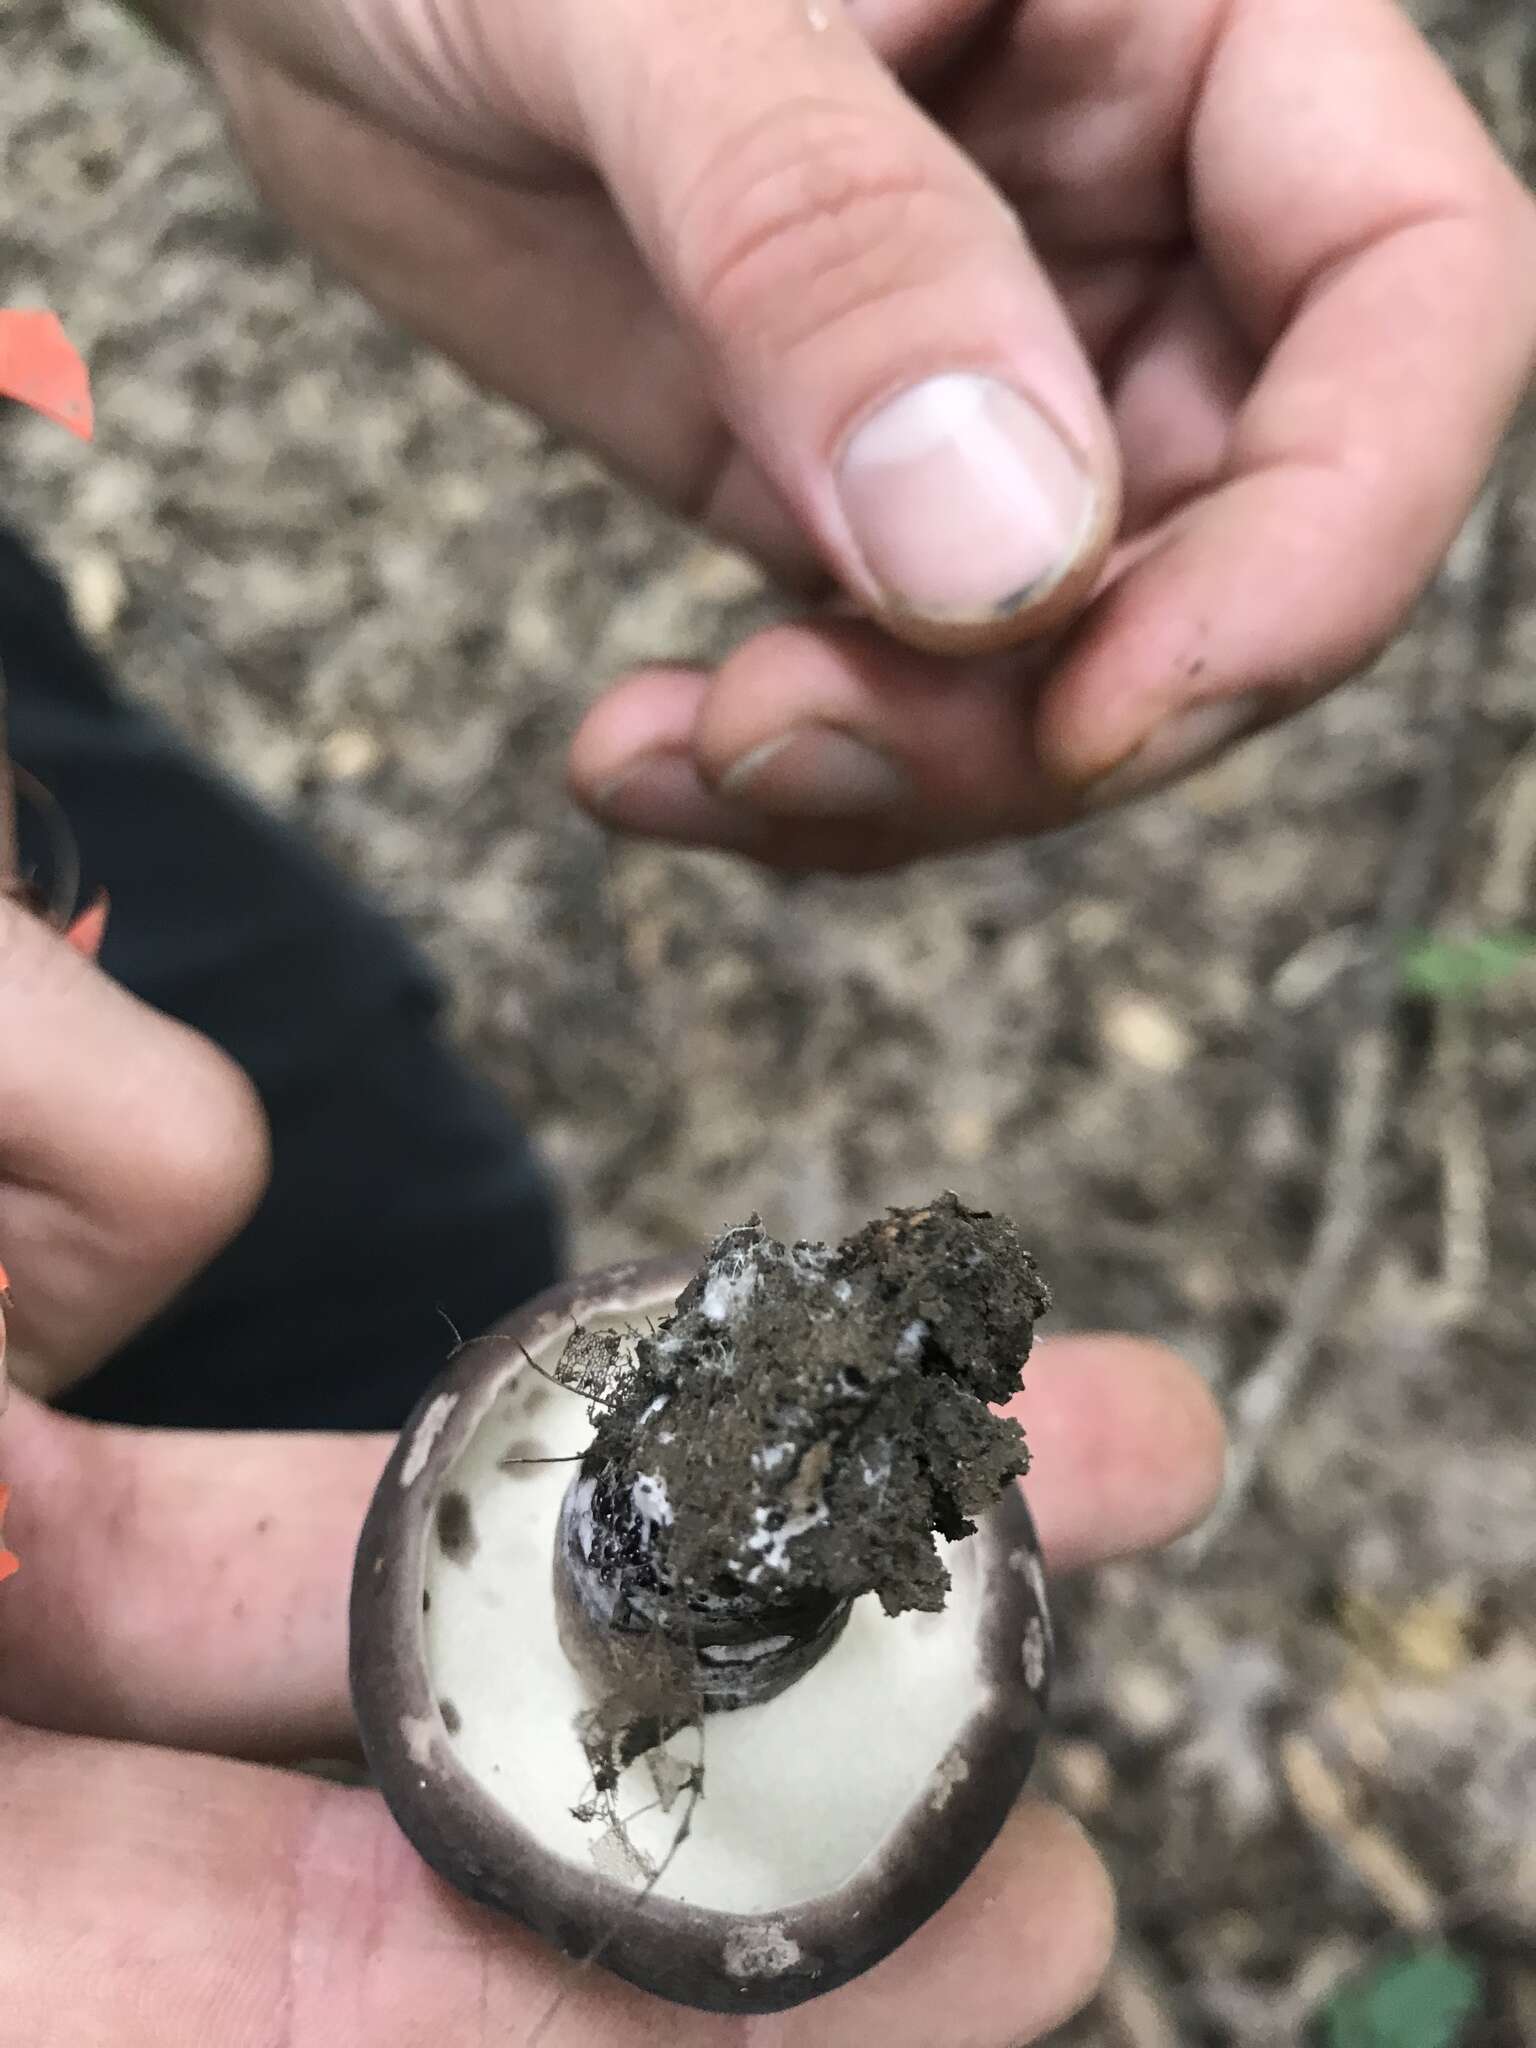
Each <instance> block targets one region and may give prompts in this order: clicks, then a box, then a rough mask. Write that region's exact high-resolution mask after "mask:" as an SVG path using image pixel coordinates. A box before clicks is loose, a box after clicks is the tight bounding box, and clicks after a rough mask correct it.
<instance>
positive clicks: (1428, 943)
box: [1398, 932, 1536, 1003]
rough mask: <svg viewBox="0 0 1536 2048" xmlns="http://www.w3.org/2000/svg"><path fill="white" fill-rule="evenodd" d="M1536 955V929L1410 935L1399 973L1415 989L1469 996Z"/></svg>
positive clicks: (1444, 997)
mask: <svg viewBox="0 0 1536 2048" xmlns="http://www.w3.org/2000/svg"><path fill="white" fill-rule="evenodd" d="M1533 958H1536V932H1477V933H1474V934H1473V935H1472V936H1471V937H1470V938H1465V939H1437V938H1434V937H1430V936H1425V937H1421V938H1416V939H1411V940H1410V941H1409V942H1408V944H1407V945H1406V946H1405V947H1404V948H1403V951H1402V956H1401V958H1400V960H1399V962H1398V975H1399V978H1400V980H1401V982H1402V985H1403V987H1404V988H1405V989H1406V990H1407V992H1408V993H1409V994H1410V995H1415V996H1424V997H1427V998H1428V999H1429V1000H1430V1001H1432V1002H1450V1003H1454V1002H1468V1001H1470V1000H1472V999H1473V998H1474V997H1477V996H1480V995H1482V994H1484V993H1485V991H1487V990H1488V989H1490V988H1492V987H1493V986H1494V985H1495V984H1496V983H1497V982H1501V981H1505V980H1507V979H1508V977H1509V976H1510V975H1512V974H1514V973H1516V972H1517V971H1518V970H1519V969H1520V968H1521V967H1523V966H1524V965H1525V963H1526V962H1527V961H1528V960H1531V959H1533Z"/></svg>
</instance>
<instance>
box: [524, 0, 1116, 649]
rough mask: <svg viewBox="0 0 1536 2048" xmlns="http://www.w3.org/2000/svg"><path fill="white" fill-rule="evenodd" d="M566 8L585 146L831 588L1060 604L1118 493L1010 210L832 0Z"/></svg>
mask: <svg viewBox="0 0 1536 2048" xmlns="http://www.w3.org/2000/svg"><path fill="white" fill-rule="evenodd" d="M564 19H565V21H566V31H565V32H566V37H567V61H568V64H569V66H570V70H571V74H572V76H573V78H574V79H575V80H576V84H575V86H574V87H573V91H574V92H575V95H576V98H577V100H578V104H579V107H580V113H581V119H582V122H583V124H584V132H585V138H586V142H587V146H588V147H589V148H590V150H591V152H592V154H593V155H594V157H595V159H596V162H597V165H598V168H599V169H600V170H601V172H602V173H603V175H604V177H605V179H606V181H607V183H608V184H609V186H610V188H611V189H612V191H613V192H614V194H615V197H616V199H617V202H618V204H619V206H620V208H621V210H622V211H623V212H624V214H625V216H626V218H627V220H628V222H629V225H630V227H631V229H632V231H633V233H634V234H635V237H636V239H637V241H638V243H639V245H640V247H641V249H642V251H643V253H644V254H645V255H646V257H647V259H648V261H649V264H650V266H651V269H652V270H653V272H654V273H655V275H656V276H657V278H658V279H659V280H660V282H661V284H662V286H663V289H664V290H665V291H666V293H667V295H668V297H669V298H670V300H671V302H672V304H673V306H674V308H675V310H676V311H677V312H678V314H679V316H680V317H681V319H682V322H683V325H684V327H685V329H686V330H687V331H688V332H689V333H690V334H691V335H693V336H694V337H695V338H696V340H697V344H698V346H699V348H700V349H701V351H702V354H703V357H704V362H705V368H706V373H707V375H708V377H709V379H710V381H711V383H712V384H713V386H714V389H715V391H716V394H717V396H718V398H719V401H720V404H721V407H722V410H723V411H724V413H725V416H726V418H727V421H728V422H729V424H730V425H731V426H732V427H733V429H734V430H735V432H736V433H737V435H738V436H739V437H740V439H741V440H742V442H743V443H744V444H745V446H746V448H747V449H748V450H749V451H750V453H751V454H752V455H753V456H754V457H755V459H756V461H757V463H758V464H759V465H760V467H761V468H762V470H763V472H764V474H765V475H766V476H767V477H769V479H770V480H771V481H772V483H773V484H774V486H775V487H776V488H777V489H778V491H779V492H780V493H781V494H782V495H783V497H784V498H785V500H786V501H787V503H788V504H789V505H790V507H791V508H792V510H793V511H794V512H795V513H796V515H797V516H798V517H799V519H800V520H801V521H802V522H803V523H804V525H805V527H806V529H807V531H808V532H809V533H810V534H811V535H812V536H813V537H814V538H815V540H816V542H817V544H818V545H819V547H820V549H821V552H822V554H823V556H824V558H825V560H826V562H827V564H828V566H829V567H830V568H831V569H832V570H833V571H834V573H835V574H836V575H837V576H838V577H839V579H840V580H841V582H842V583H843V585H844V587H845V588H846V589H847V590H848V592H849V593H850V594H851V595H852V596H854V597H855V598H856V599H857V600H858V601H859V602H860V603H862V604H863V605H864V606H866V607H867V608H868V609H870V610H871V611H873V612H875V613H876V614H877V615H878V616H879V617H880V618H881V619H882V621H883V622H884V623H885V624H886V625H887V626H888V627H889V628H890V629H891V630H892V631H894V632H896V633H897V634H899V635H901V636H903V637H906V638H908V639H911V640H913V641H915V642H917V643H918V644H921V645H931V646H939V647H946V648H957V647H962V646H976V645H992V644H1000V643H1005V642H1012V641H1014V640H1017V639H1020V638H1025V637H1029V636H1030V635H1031V634H1034V633H1037V632H1039V631H1042V630H1044V629H1045V628H1046V627H1047V626H1048V625H1049V624H1051V623H1052V622H1053V621H1056V622H1059V621H1060V620H1061V619H1062V618H1064V617H1067V616H1070V615H1072V613H1073V612H1075V610H1076V609H1077V608H1078V607H1079V606H1080V605H1081V603H1082V601H1083V599H1084V597H1085V594H1086V592H1087V591H1088V590H1089V589H1090V588H1091V586H1092V584H1093V581H1094V579H1095V577H1096V576H1097V573H1098V570H1099V567H1100V565H1101V563H1102V561H1103V557H1104V555H1105V552H1106V550H1107V548H1108V545H1109V541H1110V539H1111V537H1112V534H1113V530H1114V526H1115V520H1116V507H1117V496H1118V485H1117V458H1116V455H1115V451H1114V445H1113V438H1112V435H1111V433H1110V430H1109V424H1108V421H1107V419H1106V417H1105V414H1104V411H1103V407H1102V405H1101V403H1100V400H1099V397H1098V393H1097V390H1096V387H1095V383H1094V379H1093V375H1092V372H1091V370H1090V368H1089V366H1088V363H1087V361H1086V359H1085V357H1084V355H1083V352H1082V350H1081V348H1080V346H1079V343H1078V341H1077V339H1076V337H1075V336H1074V334H1073V332H1072V329H1071V326H1070V323H1069V322H1068V320H1067V318H1066V315H1065V313H1064V312H1063V310H1062V307H1061V305H1060V303H1059V302H1058V300H1057V299H1056V297H1055V295H1054V293H1053V292H1052V290H1051V288H1050V285H1049V283H1048V282H1047V280H1046V278H1045V276H1044V273H1043V272H1042V270H1041V269H1040V266H1039V264H1038V263H1037V262H1036V260H1035V258H1034V256H1033V254H1032V252H1031V251H1030V249H1029V248H1028V246H1027V244H1026V242H1025V241H1024V239H1023V237H1022V235H1021V233H1020V230H1019V227H1018V224H1017V221H1016V220H1015V218H1014V217H1013V216H1012V215H1011V214H1010V213H1009V212H1008V210H1007V209H1006V208H1005V207H1004V205H1003V203H1002V201H1001V200H1000V198H999V196H998V195H997V193H996V192H995V191H994V189H993V188H992V187H991V186H989V185H988V184H987V183H986V181H985V180H984V179H983V178H982V177H981V175H980V173H979V172H978V171H977V170H976V169H975V167H974V165H973V164H972V163H971V162H970V161H969V159H968V158H966V157H965V156H964V155H963V153H962V152H961V151H960V150H959V149H958V148H957V147H956V146H955V145H954V144H953V143H951V142H950V141H949V140H948V139H947V138H946V137H944V136H943V135H942V134H941V133H940V131H939V130H938V129H937V128H936V127H934V126H933V125H932V124H931V123H930V122H929V121H928V120H927V119H926V118H925V117H924V116H923V115H921V114H920V113H919V112H918V110H917V108H916V107H915V106H914V105H913V103H912V102H911V101H910V100H908V99H907V98H906V97H905V95H904V94H903V93H902V91H901V89H900V87H899V86H898V85H897V84H896V82H895V80H894V79H893V77H892V76H891V74H890V72H889V71H887V70H886V69H885V68H884V66H883V65H882V64H881V63H880V61H879V60H878V58H877V57H876V56H875V55H874V54H873V53H872V51H871V50H870V48H869V46H868V44H867V43H866V42H865V40H864V38H863V36H862V35H861V34H860V32H859V30H858V28H857V26H856V25H855V23H854V22H853V21H852V20H851V19H850V18H849V17H848V16H847V15H846V13H845V12H844V10H843V9H842V8H841V6H839V5H837V4H835V0H829V4H828V5H827V6H826V7H825V8H823V7H820V6H817V7H814V8H811V7H807V6H806V5H805V4H804V0H767V4H766V5H764V6H761V7H755V8H752V9H748V10H742V9H722V8H720V7H718V6H716V5H714V4H712V0H669V4H668V5H667V6H665V7H663V8H658V7H656V6H653V5H650V4H645V5H641V4H640V0H628V4H625V5H621V6H619V7H617V8H615V6H614V5H612V4H611V0H604V4H602V5H601V6H586V7H581V8H572V9H570V10H568V13H567V15H566V16H565V17H564ZM701 80H703V81H705V85H704V89H701Z"/></svg>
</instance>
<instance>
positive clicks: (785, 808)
mask: <svg viewBox="0 0 1536 2048" xmlns="http://www.w3.org/2000/svg"><path fill="white" fill-rule="evenodd" d="M720 793H721V795H722V796H727V797H729V798H730V799H731V800H732V802H734V803H739V804H749V805H750V806H751V807H752V809H753V810H755V811H760V812H763V813H765V814H766V815H767V816H769V817H772V818H870V817H874V816H876V815H877V814H878V813H879V812H881V811H891V810H895V809H897V808H898V807H899V806H900V805H902V804H904V803H906V802H908V801H910V799H911V797H912V796H913V794H914V791H913V785H912V779H911V777H910V776H909V775H908V774H907V772H906V770H905V769H904V768H903V767H902V766H901V765H900V764H899V763H898V762H896V761H893V760H892V759H891V758H890V756H889V755H888V754H883V753H881V751H880V750H879V748H878V747H872V746H869V745H868V744H867V743H866V742H865V741H863V740H856V739H854V737H853V736H852V734H851V733H846V732H839V731H838V730H837V728H836V727H835V726H831V725H798V726H795V727H794V728H793V729H792V730H791V731H789V732H786V733H781V734H780V735H779V737H778V738H777V739H772V740H765V741H764V742H763V744H762V745H761V746H759V747H754V748H753V749H752V751H751V752H750V753H748V754H743V755H742V757H741V759H740V760H739V761H737V762H735V763H733V765H732V766H731V767H730V768H728V769H727V770H726V772H725V774H724V775H723V776H722V777H721V778H720Z"/></svg>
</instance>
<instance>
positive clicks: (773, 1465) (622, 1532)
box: [562, 1194, 1050, 1626]
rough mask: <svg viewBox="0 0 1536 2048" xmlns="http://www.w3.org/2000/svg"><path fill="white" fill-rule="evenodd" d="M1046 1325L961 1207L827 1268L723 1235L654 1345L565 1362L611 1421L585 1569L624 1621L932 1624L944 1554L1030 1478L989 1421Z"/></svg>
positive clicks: (594, 1448) (825, 1252)
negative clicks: (856, 1619) (658, 1613)
mask: <svg viewBox="0 0 1536 2048" xmlns="http://www.w3.org/2000/svg"><path fill="white" fill-rule="evenodd" d="M1049 1305H1050V1295H1049V1292H1048V1290H1047V1288H1046V1286H1045V1283H1044V1282H1043V1280H1042V1279H1041V1277H1040V1275H1039V1273H1038V1271H1037V1270H1036V1267H1035V1264H1034V1261H1033V1260H1032V1259H1031V1257H1030V1255H1029V1254H1028V1252H1027V1251H1025V1249H1024V1247H1023V1245H1022V1243H1021V1242H1020V1239H1019V1235H1018V1232H1017V1230H1016V1229H1015V1228H1014V1226H1013V1224H1012V1223H1010V1222H1008V1221H1007V1220H1006V1219H1004V1218H1001V1217H996V1216H992V1215H989V1214H987V1213H986V1212H984V1211H976V1210H971V1209H967V1208H966V1207H965V1206H964V1204H963V1203H961V1202H960V1201H959V1200H958V1199H957V1198H956V1197H955V1196H954V1195H948V1194H946V1195H943V1196H941V1197H940V1198H939V1199H938V1200H937V1201H934V1202H931V1203H929V1204H927V1205H926V1206H925V1207H923V1208H917V1209H893V1210H891V1211H889V1212H888V1214H887V1215H886V1216H885V1218H884V1219H883V1220H881V1221H878V1222H875V1223H870V1224H868V1225H866V1226H865V1227H864V1228H863V1229H862V1230H860V1231H858V1232H857V1233H856V1234H855V1235H854V1236H852V1237H850V1238H848V1239H847V1240H846V1241H844V1242H843V1243H842V1244H839V1245H836V1246H833V1247H828V1246H825V1245H811V1244H795V1245H785V1244H782V1243H780V1242H779V1241H778V1240H777V1239H775V1238H772V1237H770V1236H769V1235H768V1233H767V1232H766V1231H765V1230H764V1228H763V1226H762V1224H761V1223H760V1222H759V1221H757V1220H756V1219H754V1220H753V1221H752V1222H750V1223H748V1224H745V1225H743V1226H741V1227H740V1228H739V1229H735V1230H731V1231H728V1232H727V1233H726V1234H725V1235H724V1236H723V1237H721V1238H719V1239H718V1240H717V1241H716V1243H715V1244H714V1246H713V1247H712V1249H711V1251H710V1253H709V1257H708V1259H707V1261H706V1263H705V1265H704V1267H703V1269H702V1271H701V1272H700V1273H699V1274H698V1275H697V1276H696V1278H695V1279H694V1281H693V1283H692V1284H691V1286H690V1287H689V1288H688V1289H687V1291H686V1292H685V1293H684V1295H683V1296H682V1298H681V1299H680V1301H679V1302H678V1305H677V1308H676V1310H675V1311H674V1313H673V1314H672V1315H671V1316H669V1317H668V1318H667V1320H666V1321H665V1322H664V1323H663V1324H662V1325H661V1326H660V1327H659V1328H658V1329H657V1330H655V1331H654V1332H652V1333H650V1334H648V1335H646V1336H642V1337H640V1338H638V1339H632V1338H631V1339H626V1338H622V1337H619V1336H617V1335H614V1334H611V1333H586V1334H583V1335H581V1336H578V1337H577V1338H575V1339H573V1341H572V1344H571V1346H570V1347H569V1349H568V1351H567V1354H566V1357H565V1359H564V1361H563V1362H562V1377H565V1378H567V1379H570V1380H572V1381H573V1382H574V1383H576V1384H579V1385H581V1386H582V1387H583V1389H584V1390H585V1391H587V1392H589V1393H591V1394H593V1395H594V1396H596V1397H599V1398H600V1399H601V1400H602V1401H603V1402H604V1403H605V1405H606V1412H605V1413H604V1415H603V1417H602V1419H601V1422H600V1423H599V1426H598V1429H597V1433H596V1436H595V1438H594V1440H593V1443H592V1445H591V1448H590V1449H589V1451H588V1453H587V1456H586V1458H585V1460H584V1461H583V1465H582V1471H581V1477H582V1480H583V1481H585V1482H589V1483H590V1485H591V1488H592V1491H591V1495H590V1508H591V1518H592V1519H591V1550H590V1553H589V1554H590V1563H591V1565H592V1568H593V1570H594V1571H595V1573H596V1574H597V1575H598V1577H599V1578H600V1579H602V1580H603V1581H605V1582H606V1583H607V1584H608V1585H609V1586H610V1587H611V1588H613V1589H614V1591H615V1592H616V1593H617V1595H618V1596H619V1605H620V1607H621V1608H622V1607H624V1606H625V1605H635V1606H638V1607H639V1608H641V1609H643V1608H644V1607H646V1606H648V1605H651V1604H652V1603H653V1602H655V1601H657V1600H660V1601H661V1602H663V1603H665V1602H667V1601H668V1600H670V1599H672V1598H675V1597H677V1596H678V1595H681V1596H682V1597H683V1598H684V1599H686V1600H688V1601H690V1602H691V1603H693V1604H695V1605H700V1606H702V1607H703V1609H704V1610H705V1611H708V1610H709V1609H711V1608H712V1607H719V1606H721V1605H729V1606H731V1607H735V1608H738V1609H739V1608H740V1607H742V1606H749V1607H751V1608H754V1609H758V1610H762V1611H767V1612H772V1611H774V1610H782V1611H792V1610H794V1609H796V1608H799V1607H803V1606H804V1605H805V1604H806V1603H807V1602H811V1603H813V1604H814V1605H816V1606H818V1607H819V1606H820V1605H821V1604H822V1603H828V1604H829V1605H837V1606H841V1605H842V1604H843V1603H846V1602H848V1601H850V1600H853V1599H856V1598H858V1597H859V1596H860V1595H861V1594H864V1593H871V1592H872V1593H877V1594H878V1595H879V1597H880V1600H881V1603H882V1605H883V1606H884V1608H885V1610H886V1612H887V1613H889V1614H898V1613H900V1612H902V1611H903V1610H904V1609H907V1608H921V1609H927V1610H934V1609H937V1608H939V1607H942V1605H943V1603H944V1598H945V1594H946V1593H947V1591H948V1587H949V1575H948V1573H947V1572H946V1570H945V1568H944V1565H943V1563H942V1562H941V1560H940V1557H939V1555H938V1551H937V1546H936V1544H935V1540H934V1539H935V1537H936V1536H942V1537H946V1538H948V1539H950V1540H955V1539H958V1538H960V1537H963V1536H967V1535H970V1534H971V1533H972V1532H973V1530H974V1528H975V1521H974V1517H976V1516H977V1515H979V1514H981V1513H982V1512H983V1511H984V1510H985V1509H986V1508H987V1507H989V1506H990V1505H991V1503H992V1502H993V1501H995V1500H996V1499H997V1498H998V1496H999V1495H1000V1494H1001V1493H1002V1492H1003V1490H1004V1488H1005V1487H1006V1486H1007V1485H1008V1484H1009V1483H1010V1482H1011V1481H1012V1480H1014V1479H1016V1478H1018V1477H1020V1476H1021V1475H1022V1474H1023V1473H1024V1472H1025V1471H1026V1470H1027V1468H1028V1464H1029V1455H1028V1451H1027V1448H1026V1445H1025V1441H1024V1434H1023V1431H1022V1430H1021V1429H1020V1427H1019V1425H1018V1424H1017V1423H1016V1422H1014V1421H1013V1420H1012V1419H1011V1418H1008V1417H1004V1416H999V1415H995V1414H993V1413H992V1411H991V1408H990V1407H989V1405H988V1404H989V1403H998V1402H1003V1401H1006V1400H1007V1399H1008V1398H1009V1397H1010V1396H1011V1395H1012V1394H1014V1393H1016V1392H1017V1391H1018V1387H1019V1381H1020V1374H1021V1371H1022V1368H1023V1365H1024V1362H1025V1360H1026V1359H1027V1357H1028V1356H1029V1351H1030V1346H1031V1343H1032V1341H1033V1336H1034V1326H1035V1323H1036V1321H1037V1320H1038V1319H1039V1317H1040V1316H1041V1315H1043V1314H1044V1312H1045V1310H1046V1309H1047V1308H1048V1307H1049ZM616 1618H617V1620H618V1623H619V1625H620V1626H624V1625H625V1619H624V1616H623V1615H622V1614H620V1615H619V1616H618V1617H616Z"/></svg>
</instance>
